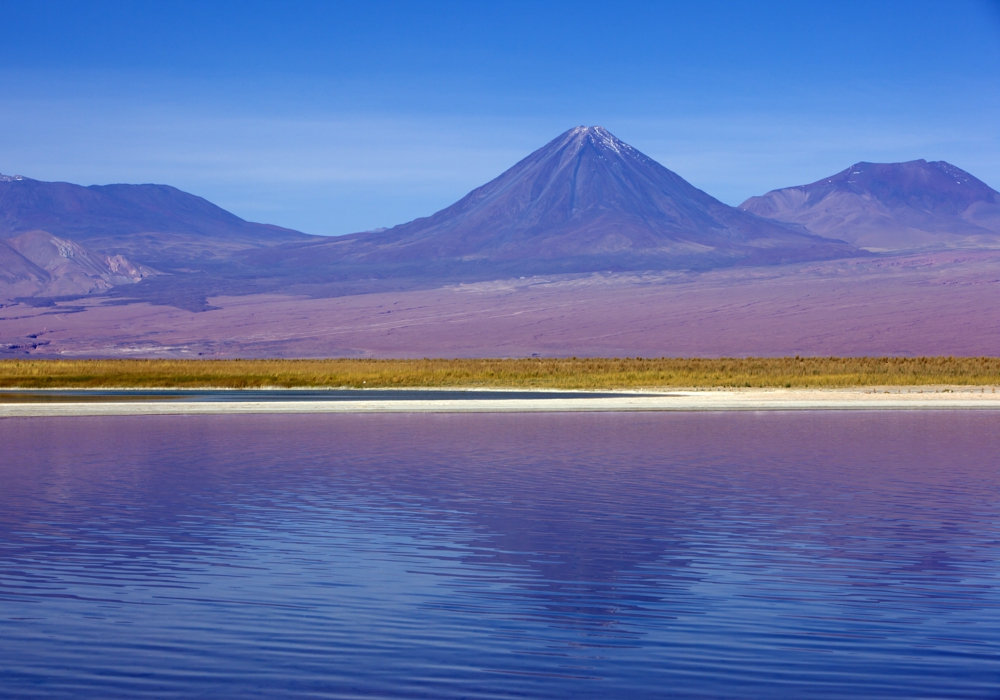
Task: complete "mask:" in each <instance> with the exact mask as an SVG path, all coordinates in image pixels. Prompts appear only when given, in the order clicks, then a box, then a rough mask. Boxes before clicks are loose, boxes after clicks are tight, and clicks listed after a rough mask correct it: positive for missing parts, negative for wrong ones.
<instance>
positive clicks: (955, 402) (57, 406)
mask: <svg viewBox="0 0 1000 700" xmlns="http://www.w3.org/2000/svg"><path fill="white" fill-rule="evenodd" d="M12 391H16V390H12ZM280 391H281V390H277V391H276V394H278V393H280ZM136 393H137V394H138V393H141V391H137V392H136ZM427 393H432V391H428V392H427ZM566 393H567V392H565V391H562V392H559V394H560V395H559V396H558V397H553V398H546V397H532V398H495V399H494V398H469V399H463V398H459V399H455V398H448V399H438V398H426V399H425V398H419V399H391V398H389V399H386V398H380V399H364V398H356V399H355V398H351V399H348V400H315V401H314V400H295V401H283V400H280V399H270V400H267V401H252V400H248V401H239V400H227V401H210V400H206V401H187V400H184V399H181V400H172V401H156V400H152V401H150V400H140V399H137V400H129V399H128V397H121V399H120V400H118V397H115V400H109V401H102V402H100V403H93V402H87V403H84V402H80V403H77V402H72V401H64V402H60V403H2V400H0V418H18V417H22V418H28V417H46V416H151V415H187V414H190V415H209V414H268V413H270V414H293V413H550V412H623V411H794V410H809V411H818V410H835V411H845V410H974V409H980V410H1000V394H998V393H995V388H994V387H918V388H913V387H910V388H899V387H891V388H878V389H872V388H870V387H869V388H857V389H739V390H699V391H690V390H689V391H670V392H669V393H657V394H652V393H642V392H628V393H625V392H623V393H620V394H615V395H611V396H601V397H596V398H595V397H592V396H591V397H580V398H576V397H567V396H566ZM605 393H609V394H610V393H612V392H605Z"/></svg>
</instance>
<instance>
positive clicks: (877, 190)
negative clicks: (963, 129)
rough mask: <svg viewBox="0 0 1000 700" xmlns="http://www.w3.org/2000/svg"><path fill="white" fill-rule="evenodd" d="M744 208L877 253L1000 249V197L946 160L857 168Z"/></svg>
mask: <svg viewBox="0 0 1000 700" xmlns="http://www.w3.org/2000/svg"><path fill="white" fill-rule="evenodd" d="M740 209H742V210H744V211H747V212H751V213H753V214H757V215H758V216H763V217H768V218H771V219H775V220H777V221H783V222H788V223H794V224H800V225H802V226H804V227H806V228H807V229H808V230H809V231H811V232H812V233H815V234H818V235H821V236H829V237H831V238H838V239H841V240H845V241H849V242H850V243H852V244H854V245H856V246H859V247H862V248H868V249H871V250H904V249H914V248H924V247H1000V192H997V191H996V190H994V189H992V188H991V187H989V186H988V185H987V184H985V183H984V182H982V181H981V180H978V179H976V178H975V177H973V176H972V175H970V174H969V173H967V172H965V171H964V170H962V169H960V168H956V167H955V166H954V165H951V164H949V163H945V162H944V161H932V162H929V163H928V162H927V161H925V160H914V161H909V162H907V163H857V164H855V165H852V166H851V167H850V168H848V169H847V170H844V171H843V172H840V173H837V174H836V175H833V176H832V177H828V178H825V179H823V180H820V181H818V182H814V183H812V184H811V185H801V186H799V187H786V188H784V189H780V190H774V191H772V192H768V193H767V194H765V195H763V196H761V197H751V198H750V199H748V200H747V201H745V202H744V203H743V204H741V205H740Z"/></svg>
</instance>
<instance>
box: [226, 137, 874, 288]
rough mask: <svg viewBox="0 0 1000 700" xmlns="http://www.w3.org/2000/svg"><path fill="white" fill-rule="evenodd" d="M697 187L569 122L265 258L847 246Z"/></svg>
mask: <svg viewBox="0 0 1000 700" xmlns="http://www.w3.org/2000/svg"><path fill="white" fill-rule="evenodd" d="M855 254H856V250H855V249H854V248H853V247H851V246H850V245H848V244H846V243H843V242H838V241H831V240H828V239H825V238H821V237H819V236H815V235H811V234H809V232H807V231H805V230H804V229H802V228H801V227H798V226H789V225H785V224H781V223H778V222H774V221H770V220H768V219H765V218H761V217H758V216H755V215H752V214H748V213H746V212H743V211H740V210H738V209H735V208H733V207H730V206H727V205H726V204H723V203H722V202H720V201H719V200H717V199H715V198H714V197H711V196H710V195H708V194H706V193H704V192H702V191H701V190H699V189H697V188H695V187H694V186H692V185H690V184H689V183H687V182H686V181H685V180H684V179H683V178H681V177H680V176H679V175H677V174H675V173H673V172H671V171H670V170H667V169H666V168H665V167H663V166H662V165H660V164H659V163H657V162H656V161H654V160H653V159H652V158H649V157H648V156H646V155H643V154H642V153H640V152H639V151H637V150H636V149H634V148H632V147H631V146H629V145H628V144H626V143H624V142H622V141H620V140H619V139H617V138H615V136H613V135H612V134H611V133H609V132H608V131H607V130H606V129H604V128H603V127H600V126H595V127H583V126H580V127H576V128H574V129H570V130H569V131H567V132H566V133H564V134H562V135H561V136H559V137H558V138H556V139H555V140H553V141H552V142H550V143H549V144H547V145H546V146H544V147H542V148H541V149H539V150H537V151H535V152H534V153H532V154H531V155H529V156H528V157H527V158H525V159H524V160H522V161H521V162H519V163H517V164H516V165H514V167H512V168H510V169H509V170H508V171H506V172H505V173H503V174H502V175H500V177H498V178H496V179H495V180H493V181H492V182H490V183H488V184H486V185H484V186H482V187H480V188H478V189H476V190H474V191H472V192H471V193H470V194H468V195H467V196H466V197H464V198H463V199H462V200H460V201H459V202H457V203H455V204H453V205H452V206H450V207H448V208H447V209H443V210H441V211H439V212H438V213H436V214H434V215H433V216H430V217H427V218H424V219H417V220H415V221H411V222H410V223H407V224H402V225H400V226H396V227H394V228H391V229H388V230H384V231H377V232H374V231H373V232H365V233H359V234H353V235H349V236H341V237H338V238H335V239H327V240H324V241H321V242H314V243H307V244H302V245H295V244H291V245H285V246H282V247H281V248H280V249H276V250H271V251H268V252H267V254H266V255H265V254H262V253H253V252H251V253H248V254H247V255H246V256H245V258H246V259H247V260H248V261H250V260H256V261H260V262H262V261H264V260H265V259H266V260H268V261H270V262H271V263H272V264H274V265H277V266H278V267H282V268H284V269H286V270H289V271H291V270H298V271H300V272H302V271H305V270H308V269H310V268H313V269H315V268H316V267H317V266H320V267H323V268H325V269H326V270H328V271H329V272H330V274H331V277H333V278H336V277H338V276H342V275H355V276H369V277H392V276H395V277H399V276H407V275H408V276H413V277H424V278H427V277H441V278H455V277H464V276H472V277H484V276H491V275H493V276H503V275H510V274H551V273H558V272H586V271H599V270H639V269H708V268H713V267H719V266H727V265H733V264H737V263H745V264H776V263H783V262H791V261H798V260H814V259H827V258H836V257H845V256H851V255H855Z"/></svg>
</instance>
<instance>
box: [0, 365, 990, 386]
mask: <svg viewBox="0 0 1000 700" xmlns="http://www.w3.org/2000/svg"><path fill="white" fill-rule="evenodd" d="M998 384H1000V358H997V357H913V358H901V357H774V358H759V357H749V358H723V359H679V358H639V357H626V358H613V359H600V358H576V357H572V358H558V359H550V358H531V359H476V360H464V359H460V360H450V359H423V360H371V359H347V360H344V359H336V360H132V359H129V360H0V387H3V388H35V389H41V388H199V387H200V388H211V387H217V388H230V389H251V388H262V387H283V388H296V387H299V388H304V387H357V388H370V389H374V388H419V387H425V388H431V387H483V388H498V389H499V388H535V389H653V388H667V387H670V388H682V387H686V388H736V387H760V388H764V387H814V388H821V387H863V386H926V385H966V386H968V385H972V386H986V385H998Z"/></svg>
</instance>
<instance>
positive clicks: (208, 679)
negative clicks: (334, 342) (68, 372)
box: [0, 411, 1000, 698]
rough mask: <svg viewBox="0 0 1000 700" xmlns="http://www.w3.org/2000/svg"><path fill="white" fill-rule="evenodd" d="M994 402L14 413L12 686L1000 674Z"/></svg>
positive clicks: (519, 688) (473, 692) (892, 682)
mask: <svg viewBox="0 0 1000 700" xmlns="http://www.w3.org/2000/svg"><path fill="white" fill-rule="evenodd" d="M998 455H1000V414H998V413H993V412H959V411H952V412H844V413H838V412H816V413H812V412H796V413H716V414H704V413H703V414H695V413H688V414H685V413H658V414H649V413H647V414H520V415H512V414H494V415H315V414H314V415H297V416H296V415H292V416H266V415H255V416H226V415H220V416H163V417H131V418H121V417H118V418H110V417H109V418H45V419H10V420H3V421H0V696H3V697H46V698H62V697H65V698H88V697H94V698H98V697H99V698H116V697H128V698H136V697H155V698H174V697H179V698H181V697H182V698H191V697H205V698H239V697H261V698H279V697H280V698H298V697H302V698H305V697H309V698H322V697H338V698H361V697H364V698H370V697H392V698H399V697H428V698H523V697H538V698H559V697H566V698H588V697H593V698H608V697H623V698H644V697H665V696H669V697H691V698H701V697H704V698H718V697H733V698H754V697H769V698H773V697H787V698H805V697H808V698H823V697H831V698H832V697H836V698H842V697H866V698H877V697H898V698H914V697H926V698H931V697H940V698H964V697H968V698H996V697H998V696H1000V457H998Z"/></svg>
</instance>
